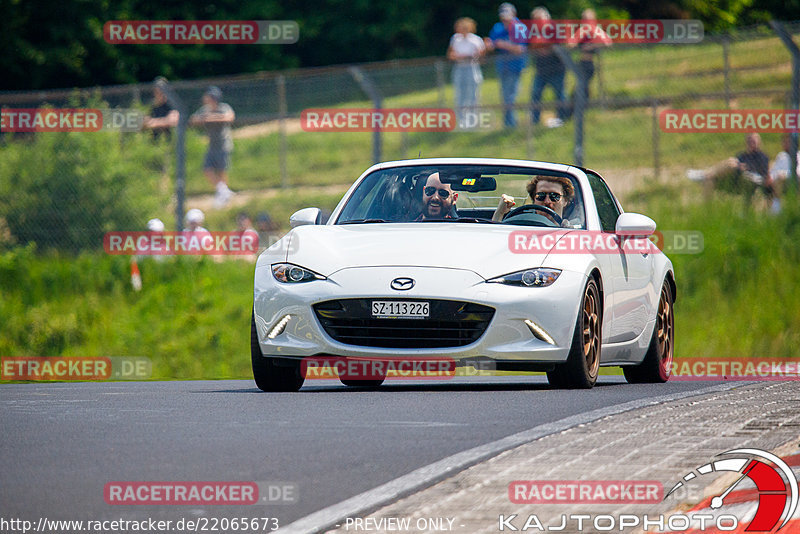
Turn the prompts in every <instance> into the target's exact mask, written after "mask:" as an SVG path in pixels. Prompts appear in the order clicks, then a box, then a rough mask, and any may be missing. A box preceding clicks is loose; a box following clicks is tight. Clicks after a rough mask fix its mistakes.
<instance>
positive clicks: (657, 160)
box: [651, 100, 661, 182]
mask: <svg viewBox="0 0 800 534" xmlns="http://www.w3.org/2000/svg"><path fill="white" fill-rule="evenodd" d="M651 105H652V109H653V111H652V117H653V121H652V124H653V133H652V136H653V176H655V180H656V182H658V181H659V180H660V179H661V154H660V149H661V132H660V130H659V124H658V100H653V101H652V103H651Z"/></svg>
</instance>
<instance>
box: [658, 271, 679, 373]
mask: <svg viewBox="0 0 800 534" xmlns="http://www.w3.org/2000/svg"><path fill="white" fill-rule="evenodd" d="M674 321H675V317H674V315H673V312H672V295H671V294H670V292H669V287H667V285H666V284H664V285H663V286H662V287H661V298H659V300H658V313H657V314H656V340H657V343H658V353H659V354H660V355H661V374H662V376H663V377H664V378H665V379H666V378H668V377H669V375H670V372H671V370H672V353H673V350H674V348H675V327H674V324H675V322H674Z"/></svg>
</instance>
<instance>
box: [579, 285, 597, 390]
mask: <svg viewBox="0 0 800 534" xmlns="http://www.w3.org/2000/svg"><path fill="white" fill-rule="evenodd" d="M598 310H599V306H598V303H597V293H596V292H594V291H586V294H585V295H584V296H583V357H584V358H585V359H586V369H587V370H588V371H589V375H590V376H597V370H598V368H599V367H600V314H599V311H598Z"/></svg>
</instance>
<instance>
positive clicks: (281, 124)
mask: <svg viewBox="0 0 800 534" xmlns="http://www.w3.org/2000/svg"><path fill="white" fill-rule="evenodd" d="M287 109H288V106H287V105H286V77H285V76H284V75H283V74H280V75H279V76H278V117H279V119H278V131H279V134H278V136H279V137H280V148H279V152H280V153H279V154H278V159H279V161H280V168H281V187H284V188H285V187H288V186H289V173H288V171H287V170H286V157H287V152H288V148H287V146H286V145H287V140H286V113H287Z"/></svg>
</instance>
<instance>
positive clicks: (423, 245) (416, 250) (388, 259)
mask: <svg viewBox="0 0 800 534" xmlns="http://www.w3.org/2000/svg"><path fill="white" fill-rule="evenodd" d="M515 230H516V231H519V230H524V231H531V230H533V231H536V232H537V233H538V232H541V233H542V234H543V235H544V234H546V233H550V232H559V233H560V234H562V235H563V234H565V233H566V232H564V229H563V228H552V229H550V228H541V229H538V228H532V227H529V226H527V227H526V226H511V225H489V224H478V223H475V224H473V223H377V224H353V225H321V226H300V227H298V228H295V229H294V230H292V232H290V234H289V235H287V236H286V237H285V238H284V239H291V240H292V241H291V243H290V244H289V245H288V247H287V249H288V250H289V252H288V253H287V261H289V262H291V263H294V264H297V265H300V266H302V267H306V268H308V269H312V270H314V271H316V272H318V273H319V274H322V275H324V276H330V275H332V274H333V273H335V272H336V271H339V270H341V269H347V268H350V267H379V266H380V267H383V266H424V267H440V268H451V269H468V270H470V271H473V272H475V273H477V274H478V275H479V276H482V277H484V278H492V277H494V276H499V275H502V274H507V273H510V272H514V271H517V270H521V269H528V268H533V267H541V266H542V262H543V261H544V259H545V257H546V256H547V254H546V253H544V252H537V253H532V254H518V253H512V252H511V250H510V248H509V236H510V235H511V233H512V232H514V231H515Z"/></svg>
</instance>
